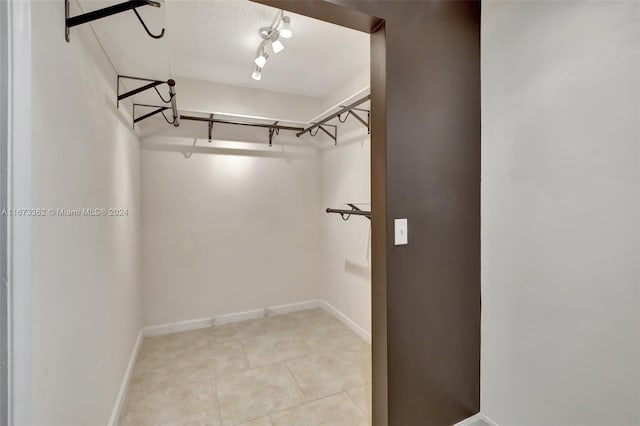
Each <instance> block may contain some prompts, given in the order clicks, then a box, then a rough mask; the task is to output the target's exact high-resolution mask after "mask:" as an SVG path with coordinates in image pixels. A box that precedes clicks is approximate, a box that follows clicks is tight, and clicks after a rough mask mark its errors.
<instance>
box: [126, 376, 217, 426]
mask: <svg viewBox="0 0 640 426" xmlns="http://www.w3.org/2000/svg"><path fill="white" fill-rule="evenodd" d="M178 424H179V425H184V426H186V425H190V426H191V425H193V426H195V425H202V426H220V424H221V421H220V411H219V409H218V403H217V397H216V386H215V384H214V383H209V382H200V383H192V384H188V385H182V386H176V387H169V388H167V389H164V390H158V391H155V392H148V393H147V392H135V393H129V394H128V395H127V399H126V401H125V406H124V409H123V412H122V415H121V418H120V425H122V426H134V425H136V426H159V425H162V426H164V425H167V426H168V425H178Z"/></svg>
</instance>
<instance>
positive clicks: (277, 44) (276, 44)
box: [271, 31, 284, 53]
mask: <svg viewBox="0 0 640 426" xmlns="http://www.w3.org/2000/svg"><path fill="white" fill-rule="evenodd" d="M271 48H272V49H273V53H280V52H282V51H283V50H284V44H282V42H281V41H280V36H279V35H278V32H277V31H274V32H273V34H271Z"/></svg>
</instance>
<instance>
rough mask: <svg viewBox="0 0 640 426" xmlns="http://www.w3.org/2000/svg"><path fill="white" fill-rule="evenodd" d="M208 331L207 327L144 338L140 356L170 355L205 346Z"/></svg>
mask: <svg viewBox="0 0 640 426" xmlns="http://www.w3.org/2000/svg"><path fill="white" fill-rule="evenodd" d="M210 329H211V327H207V328H200V329H198V330H191V331H185V332H182V333H172V334H165V335H162V336H150V337H145V338H144V340H143V341H142V346H141V348H140V354H141V355H143V356H144V355H145V353H147V352H152V353H155V354H159V353H165V354H167V355H171V354H174V353H176V352H182V351H188V350H191V349H195V348H200V347H203V346H206V345H207V344H208V340H207V336H208V335H209V330H210Z"/></svg>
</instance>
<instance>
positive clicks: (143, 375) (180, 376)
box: [129, 342, 249, 392]
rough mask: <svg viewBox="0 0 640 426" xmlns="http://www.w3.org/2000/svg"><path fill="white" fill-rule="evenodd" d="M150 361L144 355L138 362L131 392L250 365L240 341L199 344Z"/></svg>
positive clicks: (211, 377)
mask: <svg viewBox="0 0 640 426" xmlns="http://www.w3.org/2000/svg"><path fill="white" fill-rule="evenodd" d="M147 362H148V361H146V360H144V359H143V360H142V364H141V365H139V363H138V362H136V367H135V369H134V371H133V374H132V376H131V382H130V384H129V389H130V391H131V392H138V391H144V392H153V391H156V390H158V389H166V388H167V387H171V386H178V385H181V384H187V383H194V382H200V381H213V380H214V379H215V378H216V377H217V376H219V375H221V374H228V373H235V372H238V371H243V370H246V369H248V368H249V363H248V361H247V359H246V357H245V355H244V351H243V349H242V345H241V344H240V342H224V343H219V344H215V345H208V346H204V347H198V348H194V349H192V350H190V351H180V352H176V353H174V354H173V355H172V356H164V357H161V361H158V360H154V361H152V362H148V364H147ZM150 366H153V368H151V367H150Z"/></svg>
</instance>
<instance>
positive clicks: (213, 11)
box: [71, 0, 369, 97]
mask: <svg viewBox="0 0 640 426" xmlns="http://www.w3.org/2000/svg"><path fill="white" fill-rule="evenodd" d="M121 1H122V0H79V1H78V2H77V3H75V2H74V4H73V8H74V9H75V10H74V11H73V12H74V13H73V14H74V15H75V14H76V12H77V13H81V10H80V8H81V9H82V11H85V12H87V11H90V10H95V9H99V8H102V7H105V6H109V5H112V4H116V3H119V2H121ZM138 10H139V12H140V14H141V15H142V17H143V18H144V19H145V21H146V22H147V24H148V26H149V28H150V30H151V31H152V32H154V33H158V32H160V30H161V29H162V28H166V34H165V37H164V38H162V39H160V40H154V39H151V38H150V37H148V36H147V35H146V33H145V32H144V30H143V28H142V27H141V26H140V24H139V22H138V21H137V19H136V17H135V15H134V14H133V12H126V13H122V14H118V15H114V16H110V17H108V18H105V19H101V20H98V21H94V22H93V23H92V24H91V26H92V28H93V29H94V31H95V33H96V35H97V36H98V38H99V40H100V43H101V44H102V46H103V47H104V50H105V52H106V53H107V54H108V56H109V58H110V60H111V62H112V63H113V65H114V67H115V69H116V70H117V71H118V73H120V74H125V75H136V76H141V77H147V78H157V79H162V80H164V79H167V78H169V77H171V76H173V77H186V78H192V79H197V80H205V81H214V82H219V83H226V84H235V85H242V86H249V87H257V88H261V89H267V90H273V91H277V92H285V93H294V94H299V95H306V96H314V97H324V96H326V95H327V94H328V93H330V92H331V91H333V90H335V89H336V88H337V87H338V86H340V84H342V83H344V82H345V81H346V80H348V79H349V78H350V77H352V76H353V75H355V74H356V73H357V72H359V71H361V70H362V69H364V68H365V67H367V66H368V64H369V35H368V34H364V33H361V32H358V31H353V30H350V29H347V28H343V27H339V26H337V25H332V24H328V23H326V22H322V21H317V20H315V19H311V18H307V17H304V16H300V15H296V14H290V13H287V14H288V15H290V16H291V27H292V29H293V32H294V35H293V38H291V39H282V42H283V44H284V45H285V49H284V51H282V52H280V53H278V54H277V55H276V54H273V53H272V52H271V53H270V55H271V57H270V58H269V61H268V63H267V65H266V66H265V68H264V71H263V73H262V80H260V81H255V80H253V79H252V78H251V73H252V71H253V69H254V63H253V59H254V57H255V53H256V49H257V47H258V45H259V44H260V42H261V40H262V39H261V38H260V36H259V35H258V29H259V28H260V27H263V26H268V25H270V24H271V23H272V22H273V20H274V18H275V17H276V15H277V13H278V10H277V9H274V8H271V7H269V6H265V5H262V4H257V3H252V2H250V1H247V0H198V1H194V0H165V1H164V2H163V4H162V7H161V8H154V7H148V6H145V7H141V8H139V9H138ZM71 37H72V40H73V38H74V30H73V29H72V35H71Z"/></svg>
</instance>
